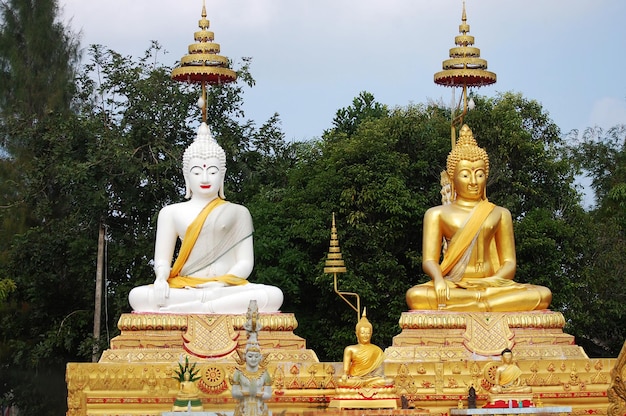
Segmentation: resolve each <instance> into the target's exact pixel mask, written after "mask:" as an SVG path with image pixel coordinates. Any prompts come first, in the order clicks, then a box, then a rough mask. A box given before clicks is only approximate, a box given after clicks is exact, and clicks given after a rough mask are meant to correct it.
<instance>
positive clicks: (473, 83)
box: [435, 2, 496, 148]
mask: <svg viewBox="0 0 626 416" xmlns="http://www.w3.org/2000/svg"><path fill="white" fill-rule="evenodd" d="M469 31H470V26H469V25H468V24H467V14H466V12H465V2H463V14H462V16H461V24H460V25H459V35H458V36H455V38H454V43H455V44H456V47H454V48H450V59H446V60H445V61H443V64H442V66H443V71H439V72H437V73H436V74H435V84H438V85H443V86H444V87H453V88H454V87H461V88H463V97H462V99H463V110H462V112H461V114H459V116H457V117H456V118H455V117H454V111H455V109H454V108H453V109H452V111H453V114H452V127H451V130H452V138H451V141H452V147H453V148H454V145H455V139H456V137H455V136H456V130H455V129H456V126H457V125H458V126H462V125H463V117H465V114H467V110H468V102H467V88H468V87H477V88H478V87H482V86H485V85H491V84H494V83H495V82H496V74H495V73H493V72H490V71H487V61H486V60H485V59H482V58H481V57H480V49H478V48H476V47H474V46H473V45H474V36H471V35H469Z"/></svg>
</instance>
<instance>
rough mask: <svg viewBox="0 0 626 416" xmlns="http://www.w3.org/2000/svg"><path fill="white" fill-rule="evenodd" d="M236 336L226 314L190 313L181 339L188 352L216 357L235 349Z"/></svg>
mask: <svg viewBox="0 0 626 416" xmlns="http://www.w3.org/2000/svg"><path fill="white" fill-rule="evenodd" d="M238 336H239V334H238V333H236V332H235V331H234V330H233V325H232V323H231V320H230V316H228V315H213V316H211V315H190V316H189V321H188V323H187V332H185V334H184V335H183V340H184V347H185V350H186V351H188V352H189V353H190V354H193V355H195V356H197V357H201V358H218V357H224V356H226V355H228V354H230V353H232V352H233V351H235V349H236V348H237V338H238Z"/></svg>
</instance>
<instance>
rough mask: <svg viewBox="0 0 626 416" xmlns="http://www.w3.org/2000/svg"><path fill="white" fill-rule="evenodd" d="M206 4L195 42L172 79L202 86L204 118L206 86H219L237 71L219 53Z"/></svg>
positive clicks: (201, 100) (203, 7)
mask: <svg viewBox="0 0 626 416" xmlns="http://www.w3.org/2000/svg"><path fill="white" fill-rule="evenodd" d="M206 17H207V13H206V5H205V3H204V1H203V2H202V18H201V19H200V20H199V21H198V27H199V28H200V30H199V31H197V32H195V33H194V39H195V41H196V42H195V43H192V44H191V45H189V48H188V54H187V55H185V56H183V57H182V58H181V60H180V64H179V65H178V66H177V67H176V68H174V69H173V70H172V79H173V80H175V81H181V82H192V83H199V84H201V85H202V96H201V97H200V99H199V100H198V105H199V106H200V107H201V108H202V121H203V122H205V123H206V117H207V107H206V106H207V97H206V86H207V85H219V84H226V83H229V82H233V81H235V80H236V79H237V73H236V72H235V71H233V70H232V69H230V68H229V64H230V62H229V60H228V58H226V57H225V56H221V55H218V54H219V52H220V45H219V44H218V43H214V42H213V40H214V39H215V36H214V33H213V32H211V31H210V30H209V23H210V22H209V20H208V19H207V18H206Z"/></svg>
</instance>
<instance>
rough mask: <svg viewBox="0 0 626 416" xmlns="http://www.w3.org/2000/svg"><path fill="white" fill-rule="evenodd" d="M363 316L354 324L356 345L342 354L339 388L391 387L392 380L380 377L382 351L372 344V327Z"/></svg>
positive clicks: (347, 348)
mask: <svg viewBox="0 0 626 416" xmlns="http://www.w3.org/2000/svg"><path fill="white" fill-rule="evenodd" d="M365 314H366V312H365V310H363V316H362V317H361V319H360V320H359V322H357V324H356V337H357V340H358V344H355V345H349V346H347V347H346V348H345V349H344V352H343V375H342V376H341V378H340V379H339V380H338V382H337V385H338V386H339V387H352V388H354V387H383V386H391V385H393V381H392V380H388V379H386V378H385V377H384V376H383V375H382V363H383V360H384V359H385V354H384V352H383V350H382V349H381V348H380V347H379V346H377V345H374V344H372V343H371V342H370V341H371V339H372V332H373V327H372V324H371V323H370V321H369V320H368V319H367V316H365Z"/></svg>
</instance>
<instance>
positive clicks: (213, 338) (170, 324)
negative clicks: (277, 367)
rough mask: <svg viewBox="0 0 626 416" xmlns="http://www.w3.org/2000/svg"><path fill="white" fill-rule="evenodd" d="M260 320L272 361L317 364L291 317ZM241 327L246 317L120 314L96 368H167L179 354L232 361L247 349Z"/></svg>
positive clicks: (262, 340) (263, 346)
mask: <svg viewBox="0 0 626 416" xmlns="http://www.w3.org/2000/svg"><path fill="white" fill-rule="evenodd" d="M260 320H261V324H262V325H263V329H262V330H261V333H260V334H259V344H260V346H261V350H262V351H263V353H264V354H268V355H269V359H270V360H271V361H296V362H299V361H314V362H317V361H319V360H318V359H317V355H316V354H315V352H313V351H312V350H308V349H306V341H305V340H304V339H303V338H301V337H298V336H297V335H295V334H294V333H293V331H294V330H295V329H296V328H297V327H298V322H297V321H296V318H295V317H294V315H293V314H290V313H273V314H261V317H260ZM245 322H246V316H245V315H181V314H148V313H132V314H124V315H122V316H121V318H120V320H119V322H118V328H119V329H120V332H121V334H120V335H119V336H117V337H115V338H113V339H112V340H111V349H109V350H106V351H104V352H103V354H102V357H101V358H100V362H101V363H115V362H151V363H156V362H165V363H171V362H172V360H174V361H178V358H179V356H180V355H181V354H183V355H185V354H189V355H191V356H194V357H196V358H197V359H200V360H202V359H209V360H220V361H233V360H234V358H233V356H234V354H236V352H235V350H236V349H237V348H240V347H241V348H243V347H244V346H245V344H246V331H245V330H244V329H243V325H244V323H245ZM233 362H234V361H233Z"/></svg>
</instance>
